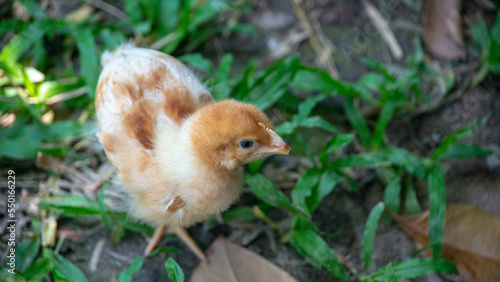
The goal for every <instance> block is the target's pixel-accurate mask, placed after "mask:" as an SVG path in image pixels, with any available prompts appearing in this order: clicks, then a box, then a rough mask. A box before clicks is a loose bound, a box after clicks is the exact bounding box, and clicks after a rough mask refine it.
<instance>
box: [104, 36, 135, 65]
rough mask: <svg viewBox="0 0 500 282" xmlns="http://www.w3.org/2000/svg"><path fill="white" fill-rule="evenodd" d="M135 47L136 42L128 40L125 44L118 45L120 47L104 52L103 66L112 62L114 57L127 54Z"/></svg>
mask: <svg viewBox="0 0 500 282" xmlns="http://www.w3.org/2000/svg"><path fill="white" fill-rule="evenodd" d="M133 48H135V45H134V43H132V42H127V43H125V44H122V45H120V46H118V48H116V49H115V50H113V51H109V50H106V51H104V53H102V56H101V66H102V67H103V68H104V67H105V66H106V65H108V64H109V63H110V62H112V61H113V59H115V58H117V57H119V56H123V55H125V54H126V53H127V52H129V51H130V50H131V49H133Z"/></svg>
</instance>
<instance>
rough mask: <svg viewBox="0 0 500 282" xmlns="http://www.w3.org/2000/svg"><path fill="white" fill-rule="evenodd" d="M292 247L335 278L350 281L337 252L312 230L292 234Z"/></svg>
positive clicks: (302, 230)
mask: <svg viewBox="0 0 500 282" xmlns="http://www.w3.org/2000/svg"><path fill="white" fill-rule="evenodd" d="M291 239H292V245H293V246H294V247H295V248H296V249H297V250H298V251H299V252H300V253H301V254H302V255H304V256H306V257H309V258H312V259H313V260H314V261H316V262H317V263H319V264H321V265H322V266H324V267H325V268H326V269H328V271H330V273H332V274H333V276H335V277H337V278H339V279H341V280H343V281H348V280H349V277H348V276H347V273H346V271H345V269H344V266H343V265H342V264H340V262H339V261H338V259H337V255H336V254H335V252H334V251H333V250H332V249H331V248H330V247H329V246H328V244H327V243H326V242H325V241H324V240H323V238H321V236H319V235H318V234H317V233H316V232H314V231H313V230H311V229H301V230H294V231H293V233H292V238H291Z"/></svg>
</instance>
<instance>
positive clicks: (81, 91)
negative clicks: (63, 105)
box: [45, 86, 88, 105]
mask: <svg viewBox="0 0 500 282" xmlns="http://www.w3.org/2000/svg"><path fill="white" fill-rule="evenodd" d="M87 91H88V89H87V86H83V87H80V88H78V89H75V90H71V91H68V92H64V93H61V94H58V95H55V96H52V97H50V98H49V99H47V100H46V101H45V104H47V105H52V104H55V103H59V102H62V101H66V100H70V99H73V98H76V97H80V96H82V95H85V94H86V93H87Z"/></svg>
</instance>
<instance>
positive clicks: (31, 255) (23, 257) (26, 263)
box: [16, 236, 40, 273]
mask: <svg viewBox="0 0 500 282" xmlns="http://www.w3.org/2000/svg"><path fill="white" fill-rule="evenodd" d="M39 251H40V237H38V236H36V237H32V238H27V239H24V240H22V241H21V242H19V243H18V244H17V246H16V257H17V260H16V271H17V272H20V273H22V272H24V271H25V270H26V269H28V267H30V265H31V264H32V263H33V261H34V260H35V259H36V257H37V256H38V252H39Z"/></svg>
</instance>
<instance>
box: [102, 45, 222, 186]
mask: <svg viewBox="0 0 500 282" xmlns="http://www.w3.org/2000/svg"><path fill="white" fill-rule="evenodd" d="M103 65H104V69H103V71H102V73H101V76H100V78H99V83H98V87H97V92H96V111H97V118H98V121H99V128H100V133H99V139H100V141H101V143H102V144H103V146H104V148H105V149H106V153H107V155H108V158H109V159H110V160H111V162H112V163H113V164H114V165H115V167H116V168H117V169H118V170H119V172H120V174H121V178H122V181H124V182H132V184H133V182H140V181H143V180H144V179H147V178H146V177H147V175H145V173H146V174H148V173H149V174H153V175H154V174H155V173H158V171H155V168H154V162H153V161H152V159H151V157H152V155H153V154H152V152H153V151H154V149H155V144H156V143H157V137H158V132H159V131H162V132H165V131H168V132H171V136H172V138H175V136H176V133H177V132H178V130H179V129H180V126H181V124H182V122H183V120H184V119H185V118H186V117H188V116H189V115H191V114H192V113H193V112H195V111H196V110H197V109H198V108H200V107H202V106H204V105H206V104H207V103H211V102H212V101H213V98H212V96H211V95H210V93H209V92H208V91H207V90H206V89H205V87H204V86H203V85H202V84H201V83H200V82H199V81H198V79H197V78H196V77H195V76H194V75H193V74H192V72H191V71H190V70H189V69H187V68H186V67H185V66H184V65H183V64H182V63H181V62H180V61H178V60H177V59H175V58H173V57H171V56H168V55H166V54H163V53H160V52H157V51H154V50H149V49H142V48H135V47H121V48H119V49H117V50H116V51H114V52H112V53H107V54H104V55H103ZM136 174H140V176H138V175H136ZM153 175H151V176H153ZM151 184H152V185H155V184H154V183H151ZM157 184H161V183H157ZM137 185H139V183H137ZM132 186H133V185H132Z"/></svg>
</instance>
